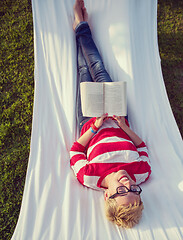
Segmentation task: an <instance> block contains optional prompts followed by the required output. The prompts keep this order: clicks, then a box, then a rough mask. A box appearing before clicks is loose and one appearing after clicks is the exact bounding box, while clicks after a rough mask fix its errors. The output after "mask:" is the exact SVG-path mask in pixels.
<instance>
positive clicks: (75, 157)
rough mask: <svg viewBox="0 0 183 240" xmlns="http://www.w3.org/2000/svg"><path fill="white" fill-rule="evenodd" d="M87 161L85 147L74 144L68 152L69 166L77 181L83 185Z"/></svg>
mask: <svg viewBox="0 0 183 240" xmlns="http://www.w3.org/2000/svg"><path fill="white" fill-rule="evenodd" d="M88 163H89V162H88V160H87V157H86V153H85V147H84V146H83V145H81V144H80V143H78V142H74V144H73V145H72V147H71V150H70V166H71V168H72V169H73V171H74V174H75V175H76V177H77V179H78V180H79V182H80V183H81V184H83V185H84V174H85V172H86V170H87V168H88Z"/></svg>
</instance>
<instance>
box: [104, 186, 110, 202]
mask: <svg viewBox="0 0 183 240" xmlns="http://www.w3.org/2000/svg"><path fill="white" fill-rule="evenodd" d="M109 197H110V195H109V189H106V190H105V192H104V200H105V201H106V200H108V199H109Z"/></svg>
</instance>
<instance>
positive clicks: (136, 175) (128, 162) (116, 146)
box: [70, 118, 151, 190]
mask: <svg viewBox="0 0 183 240" xmlns="http://www.w3.org/2000/svg"><path fill="white" fill-rule="evenodd" d="M94 121H95V118H92V119H90V120H89V121H88V122H87V123H85V125H84V126H83V128H82V130H81V135H82V134H83V133H84V132H85V131H87V130H88V129H89V127H90V125H91V123H92V122H94ZM70 165H71V168H72V169H73V170H74V173H75V175H76V177H77V179H78V180H79V182H80V183H81V184H83V185H84V186H87V187H90V188H93V189H96V190H103V188H102V187H101V183H102V180H103V179H104V178H105V177H106V176H107V175H108V174H110V173H112V172H117V171H119V170H126V171H127V172H128V174H129V175H130V176H131V178H132V179H133V180H134V181H135V182H136V184H140V183H141V182H144V181H146V180H147V179H148V178H149V175H150V173H151V166H150V161H149V157H148V152H147V147H146V145H145V143H144V142H142V143H141V144H140V145H139V146H137V147H136V146H135V145H134V143H133V142H132V140H131V139H130V138H129V136H128V135H127V134H126V133H125V132H124V131H123V130H122V129H121V128H120V127H119V126H118V124H117V123H116V122H115V121H114V120H112V119H108V120H106V121H105V122H104V123H103V125H102V126H101V128H100V129H99V130H98V132H97V133H96V134H95V135H94V136H93V137H92V139H91V140H90V142H89V144H88V146H87V147H86V148H85V147H84V146H82V145H81V144H80V143H78V142H74V144H73V145H72V147H71V150H70Z"/></svg>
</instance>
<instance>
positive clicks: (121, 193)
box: [109, 185, 142, 199]
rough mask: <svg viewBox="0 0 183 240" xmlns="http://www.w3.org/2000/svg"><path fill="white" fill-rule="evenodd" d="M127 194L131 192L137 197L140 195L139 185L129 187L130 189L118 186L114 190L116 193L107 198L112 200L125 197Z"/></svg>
mask: <svg viewBox="0 0 183 240" xmlns="http://www.w3.org/2000/svg"><path fill="white" fill-rule="evenodd" d="M128 192H133V193H135V194H137V195H140V194H141V192H142V189H141V187H140V186H139V185H131V186H130V189H129V188H127V187H126V186H120V187H117V188H116V193H115V194H113V195H112V196H110V197H109V198H111V199H113V198H115V197H117V196H124V195H127V193H128Z"/></svg>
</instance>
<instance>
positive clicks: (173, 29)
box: [0, 0, 183, 240]
mask: <svg viewBox="0 0 183 240" xmlns="http://www.w3.org/2000/svg"><path fill="white" fill-rule="evenodd" d="M182 12H183V2H181V1H175V0H159V5H158V39H159V48H160V56H161V59H162V70H163V76H164V80H165V85H166V88H167V92H168V96H169V99H170V103H171V106H172V109H173V112H174V115H175V118H176V121H177V123H178V126H179V129H180V132H181V134H182V135H183V124H182V119H183V80H182V79H183V41H182V39H183V18H182ZM0 16H1V18H0V19H1V22H0V23H1V30H0V43H1V48H0V83H1V84H0V90H1V95H0V104H1V108H0V152H1V155H0V178H1V179H0V192H1V196H0V208H1V209H0V212H1V215H0V236H1V239H2V240H8V239H11V236H12V234H13V231H14V229H15V226H16V223H17V220H18V216H19V211H20V206H21V201H22V195H23V189H24V183H25V175H26V169H27V163H28V156H29V150H30V149H29V145H30V137H31V124H32V110H33V95H34V59H33V54H34V53H33V23H32V9H31V2H30V0H14V2H13V1H11V0H3V1H1V3H0Z"/></svg>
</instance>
